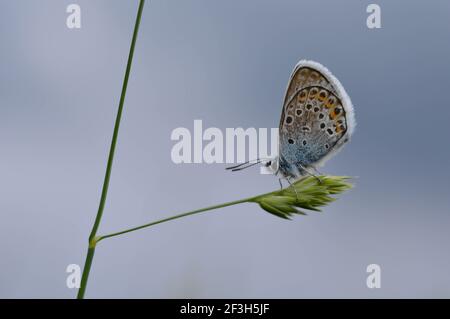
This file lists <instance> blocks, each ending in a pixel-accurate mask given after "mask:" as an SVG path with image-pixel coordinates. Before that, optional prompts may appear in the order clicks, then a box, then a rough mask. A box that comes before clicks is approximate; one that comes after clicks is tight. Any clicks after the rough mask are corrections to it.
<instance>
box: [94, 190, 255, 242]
mask: <svg viewBox="0 0 450 319" xmlns="http://www.w3.org/2000/svg"><path fill="white" fill-rule="evenodd" d="M252 199H253V197H250V198H245V199H241V200H236V201H232V202H228V203H223V204H219V205H214V206H209V207H205V208H201V209H196V210H193V211H190V212H187V213H182V214H179V215H175V216H172V217H168V218H164V219H160V220H157V221H154V222H150V223H148V224H144V225H141V226H137V227H133V228H129V229H125V230H122V231H119V232H116V233H111V234H108V235H102V236H98V237H97V240H96V242H97V243H98V242H100V241H101V240H103V239H106V238H111V237H115V236H119V235H123V234H126V233H131V232H134V231H136V230H140V229H143V228H147V227H150V226H154V225H157V224H161V223H165V222H168V221H170V220H174V219H178V218H182V217H186V216H190V215H195V214H199V213H203V212H206V211H210V210H214V209H218V208H223V207H227V206H233V205H237V204H242V203H247V202H250V201H251V200H252Z"/></svg>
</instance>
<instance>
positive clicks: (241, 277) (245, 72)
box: [0, 0, 450, 298]
mask: <svg viewBox="0 0 450 319" xmlns="http://www.w3.org/2000/svg"><path fill="white" fill-rule="evenodd" d="M70 3H77V4H79V5H80V6H81V10H82V28H81V29H80V30H70V29H68V28H67V27H66V18H67V13H66V7H67V5H68V4H70ZM369 3H371V2H369V1H361V0H354V1H332V0H328V1H317V0H308V1H306V0H303V1H274V0H272V1H263V0H254V1H206V0H204V1H194V0H192V1H162V0H158V1H147V3H146V7H145V9H144V14H143V19H142V24H141V29H140V34H139V38H138V44H137V48H136V53H135V60H134V65H133V69H132V75H131V78H130V82H129V89H128V96H127V99H126V104H125V111H124V115H123V121H122V127H121V133H120V137H119V142H118V147H117V154H116V160H115V163H114V169H113V174H112V179H111V185H110V193H109V197H108V202H107V206H106V209H105V213H104V218H103V222H102V225H101V227H100V233H107V232H112V231H116V230H120V229H123V228H126V227H131V226H135V225H139V224H142V223H145V222H148V221H152V220H155V219H158V218H162V217H166V216H169V215H172V214H175V213H179V212H183V211H186V210H190V209H194V208H200V207H204V206H207V205H212V204H216V203H220V202H224V201H228V200H234V199H238V198H242V197H245V196H250V195H253V194H258V193H262V192H266V191H271V190H274V189H277V188H278V181H277V179H276V178H275V177H272V176H268V175H261V174H259V173H258V169H256V168H255V169H252V170H248V171H246V172H242V173H238V174H231V173H229V172H226V171H225V170H224V167H225V165H223V164H213V165H207V164H203V165H202V164H186V165H175V164H174V163H173V162H172V161H171V157H170V152H171V148H172V146H173V145H174V142H173V141H171V140H170V134H171V132H172V130H173V129H174V128H177V127H187V128H189V129H191V130H192V128H193V121H194V119H202V120H203V125H204V127H218V128H221V129H225V128H226V127H244V128H247V127H257V128H258V127H276V126H277V125H278V121H279V116H280V112H281V102H282V99H283V94H284V90H285V87H286V84H287V81H288V78H289V75H290V72H291V69H292V67H293V66H294V65H295V64H296V62H297V61H298V60H299V59H301V58H308V59H313V60H316V61H319V62H321V63H322V64H324V65H326V66H327V67H328V68H329V69H330V70H331V71H332V72H333V73H334V74H335V75H336V76H337V77H338V78H339V79H340V80H341V82H342V84H343V85H344V87H345V88H346V90H347V92H348V94H349V95H350V97H351V98H352V100H353V104H354V106H355V111H356V119H357V122H358V127H357V130H356V132H355V135H354V138H353V140H352V142H351V143H350V144H349V145H348V146H347V147H346V148H345V149H344V150H343V151H342V152H341V153H339V155H337V156H336V157H335V158H333V159H332V160H331V161H330V162H328V164H327V165H326V166H325V167H324V168H323V169H322V170H323V171H324V172H326V173H330V174H339V175H351V176H358V178H357V180H356V185H357V186H356V188H355V189H354V190H352V191H350V192H348V193H346V194H344V195H343V196H341V197H340V199H339V200H338V201H337V202H335V203H333V204H331V205H330V206H328V207H327V208H326V209H325V211H324V212H323V213H313V214H310V215H309V216H306V217H300V216H299V217H296V218H295V219H294V220H292V221H285V220H281V219H278V218H276V217H274V216H272V215H269V214H267V213H265V212H263V211H262V210H261V209H260V208H258V207H257V206H256V205H250V204H249V205H242V206H236V207H231V208H226V209H223V210H221V211H216V212H214V213H209V214H205V215H203V216H201V215H200V216H194V217H189V218H186V219H183V220H178V221H174V222H171V223H167V224H163V225H158V226H156V227H154V228H152V229H148V230H145V231H140V232H136V233H132V234H129V235H127V236H123V237H118V238H114V239H110V240H106V241H104V242H101V243H100V245H99V247H98V249H97V252H96V256H95V260H94V263H93V268H92V271H91V278H90V282H89V286H88V290H87V294H86V297H91V298H95V297H112V298H116V297H117V298H118V297H126V298H127V297H132V298H172V297H180V298H184V297H191V298H231V297H234V298H244V297H245V298H259V297H261V298H263V297H264V298H265V297H267V298H301V297H324V298H329V297H344V298H346V297H363V298H380V297H389V298H391V297H394V298H397V297H425V298H429V297H447V298H448V297H450V276H449V272H448V270H449V269H450V250H449V242H450V232H449V226H450V211H449V207H450V198H449V178H450V170H449V169H448V167H447V165H448V163H449V162H450V150H449V146H448V145H449V142H448V138H449V135H450V129H449V127H448V123H449V121H450V103H449V101H450V98H449V92H448V91H449V90H448V86H449V84H450V64H449V62H448V57H449V56H450V42H449V41H448V36H449V31H450V2H448V1H444V0H442V1H431V2H426V1H376V3H378V4H379V5H380V6H381V10H382V12H381V13H382V16H381V18H382V28H381V29H378V30H370V29H368V28H367V26H366V18H367V16H368V14H367V13H366V7H367V5H368V4H369ZM137 5H138V2H137V1H123V0H114V1H113V0H89V1H88V0H72V1H66V0H65V1H61V0H42V1H34V0H17V1H12V0H9V1H7V0H2V1H1V2H0V39H1V43H2V45H1V50H0V70H1V72H0V255H1V258H0V297H3V298H17V297H23V298H31V297H37V298H43V297H55V298H72V297H74V296H75V294H76V291H75V290H70V289H68V288H67V287H66V276H67V274H66V267H67V265H68V264H73V263H75V264H80V265H81V266H82V265H83V263H84V258H85V253H86V246H87V237H88V235H89V232H90V230H91V226H92V222H93V219H94V217H95V214H96V210H97V206H98V201H99V197H100V189H101V185H102V182H103V176H104V169H105V162H106V158H107V152H108V149H109V144H110V139H111V134H112V128H113V123H114V118H115V114H116V110H117V105H118V100H119V94H120V89H121V85H122V79H123V73H124V69H125V64H126V58H127V55H128V49H129V44H130V38H131V34H132V29H133V24H134V19H135V16H136V11H137ZM372 263H376V264H379V265H380V266H381V270H382V274H381V288H380V289H368V288H367V287H366V277H367V275H368V274H367V273H366V267H367V265H369V264H372Z"/></svg>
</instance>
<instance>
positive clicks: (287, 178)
mask: <svg viewBox="0 0 450 319" xmlns="http://www.w3.org/2000/svg"><path fill="white" fill-rule="evenodd" d="M286 180H287V182H288V183H289V186H290V187H291V188H293V189H294V192H295V196H296V197H297V200H298V199H300V198H299V197H298V193H297V189H296V188H295V187H294V185H292V183H291V181H290V180H289V177H286Z"/></svg>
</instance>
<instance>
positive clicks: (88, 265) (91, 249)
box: [77, 0, 145, 299]
mask: <svg viewBox="0 0 450 319" xmlns="http://www.w3.org/2000/svg"><path fill="white" fill-rule="evenodd" d="M144 4H145V0H140V2H139V9H138V13H137V16H136V23H135V26H134V32H133V39H132V40H131V46H130V52H129V55H128V62H127V68H126V71H125V77H124V80H123V85H122V93H121V95H120V102H119V108H118V110H117V116H116V122H115V124H114V133H113V136H112V140H111V147H110V150H109V156H108V163H107V165H106V173H105V179H104V181H103V188H102V195H101V198H100V204H99V207H98V211H97V216H96V217H95V222H94V226H93V227H92V231H91V233H90V235H89V248H88V252H87V256H86V262H85V265H84V268H83V274H82V278H81V285H80V289H79V290H78V295H77V298H78V299H82V298H83V297H84V293H85V291H86V285H87V282H88V278H89V272H90V269H91V265H92V259H93V258H94V252H95V246H96V244H97V238H96V234H97V230H98V227H99V226H100V222H101V220H102V216H103V210H104V209H105V203H106V198H107V196H108V188H109V181H110V178H111V170H112V165H113V161H114V153H115V151H116V144H117V137H118V136H119V128H120V120H121V118H122V111H123V105H124V103H125V96H126V93H127V87H128V79H129V77H130V71H131V64H132V62H133V55H134V48H135V45H136V39H137V35H138V31H139V25H140V23H141V17H142V11H143V9H144Z"/></svg>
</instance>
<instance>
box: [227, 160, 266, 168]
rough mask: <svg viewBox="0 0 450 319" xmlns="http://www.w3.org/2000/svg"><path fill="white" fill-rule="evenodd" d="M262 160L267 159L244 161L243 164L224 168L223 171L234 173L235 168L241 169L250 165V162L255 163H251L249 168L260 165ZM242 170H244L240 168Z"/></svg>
mask: <svg viewBox="0 0 450 319" xmlns="http://www.w3.org/2000/svg"><path fill="white" fill-rule="evenodd" d="M263 160H268V159H267V158H257V159H254V160H250V161H246V162H245V163H241V164H238V165H234V166H230V167H226V168H225V169H226V170H231V171H235V170H236V169H237V168H239V167H242V166H244V165H247V164H250V163H252V162H255V163H252V165H251V166H253V165H256V164H259V163H261V161H263ZM248 167H250V166H248ZM242 169H244V168H242Z"/></svg>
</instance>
